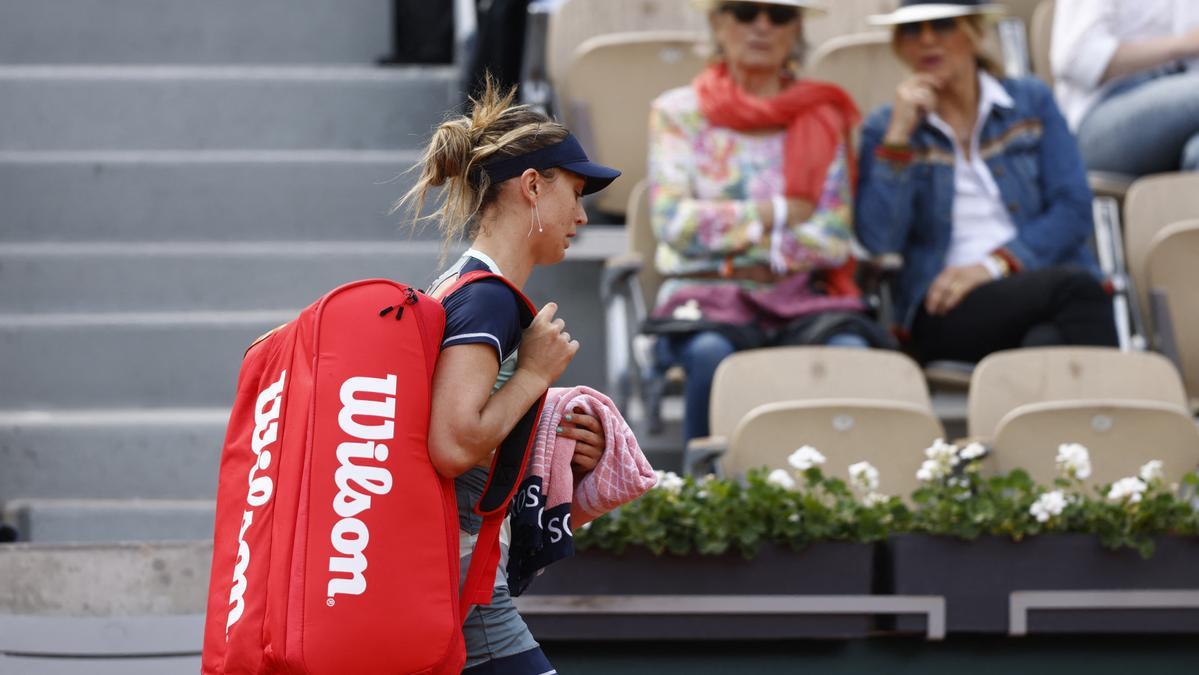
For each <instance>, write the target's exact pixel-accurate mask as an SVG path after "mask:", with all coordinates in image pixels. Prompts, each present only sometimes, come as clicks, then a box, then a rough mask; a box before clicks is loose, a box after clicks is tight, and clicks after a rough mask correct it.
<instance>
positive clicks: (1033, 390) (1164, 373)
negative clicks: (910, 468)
mask: <svg viewBox="0 0 1199 675" xmlns="http://www.w3.org/2000/svg"><path fill="white" fill-rule="evenodd" d="M1078 400H1110V401H1141V402H1156V403H1162V404H1166V405H1170V406H1174V407H1176V408H1178V409H1182V408H1183V407H1184V405H1185V403H1186V394H1185V393H1184V392H1183V388H1182V380H1181V378H1180V377H1179V375H1178V371H1177V370H1175V368H1174V366H1173V364H1171V363H1170V361H1169V360H1168V359H1166V358H1165V357H1163V356H1161V355H1160V354H1152V353H1147V352H1121V351H1119V350H1117V349H1111V348H1107V347H1040V348H1026V349H1014V350H1010V351H1003V352H996V353H994V354H991V355H990V356H988V357H987V358H985V359H983V360H982V361H980V362H979V364H978V367H976V368H975V369H974V376H973V378H972V379H971V381H970V401H969V411H968V421H967V424H968V431H969V434H970V436H971V437H972V438H980V439H981V438H991V437H993V436H994V435H995V433H996V431H997V429H998V428H999V423H1000V421H1002V420H1003V419H1004V418H1005V417H1006V416H1007V415H1008V413H1010V412H1011V411H1013V410H1015V409H1016V408H1018V407H1020V406H1023V405H1028V404H1034V403H1046V402H1060V401H1078Z"/></svg>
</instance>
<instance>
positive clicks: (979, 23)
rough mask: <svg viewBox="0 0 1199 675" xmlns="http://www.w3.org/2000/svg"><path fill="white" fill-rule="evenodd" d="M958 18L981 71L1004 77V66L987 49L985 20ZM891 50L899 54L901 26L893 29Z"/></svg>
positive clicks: (970, 17) (969, 16) (974, 17)
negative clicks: (972, 45)
mask: <svg viewBox="0 0 1199 675" xmlns="http://www.w3.org/2000/svg"><path fill="white" fill-rule="evenodd" d="M957 18H958V19H960V21H959V22H958V26H960V27H961V28H962V31H963V32H964V33H965V34H966V36H967V37H969V38H970V42H971V43H973V44H974V63H975V64H976V65H977V66H978V67H979V69H980V70H984V71H986V72H987V73H988V74H990V75H992V76H994V77H997V78H1002V77H1004V72H1003V66H1002V65H1000V64H1001V62H1000V60H999V58H997V57H996V56H995V55H994V54H992V53H991V51H990V49H989V48H988V47H987V38H986V28H985V24H984V21H985V19H984V18H983V17H982V16H981V15H978V14H968V15H966V16H960V17H957ZM891 50H892V51H894V52H895V53H896V54H898V53H899V26H895V27H893V28H892V29H891Z"/></svg>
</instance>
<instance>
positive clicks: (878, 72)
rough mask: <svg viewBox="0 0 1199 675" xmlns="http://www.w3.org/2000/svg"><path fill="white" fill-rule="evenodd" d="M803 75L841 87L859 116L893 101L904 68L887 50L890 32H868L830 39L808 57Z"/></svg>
mask: <svg viewBox="0 0 1199 675" xmlns="http://www.w3.org/2000/svg"><path fill="white" fill-rule="evenodd" d="M808 62H809V64H810V65H809V66H808V69H807V71H806V74H807V75H808V76H809V77H811V78H813V79H817V80H825V81H828V82H832V83H834V84H837V85H839V86H841V87H842V88H843V89H845V91H846V92H848V93H849V95H850V97H852V98H853V100H854V102H855V103H857V104H858V108H859V109H860V110H861V111H862V115H863V116H866V115H869V114H870V111H872V110H874V109H875V108H877V107H879V106H881V105H884V104H887V103H891V102H892V101H894V100H895V88H896V87H898V86H899V83H900V82H901V81H903V79H904V78H906V77H907V76H908V70H907V69H906V68H905V67H904V66H903V64H902V63H900V61H899V59H898V58H896V56H895V54H894V53H893V52H892V51H891V33H889V32H887V31H871V32H867V33H855V34H853V35H843V36H839V37H835V38H831V39H829V40H828V41H826V42H824V43H823V44H821V45H820V46H819V47H817V48H816V50H815V51H814V52H812V54H811V56H810V57H809V58H808Z"/></svg>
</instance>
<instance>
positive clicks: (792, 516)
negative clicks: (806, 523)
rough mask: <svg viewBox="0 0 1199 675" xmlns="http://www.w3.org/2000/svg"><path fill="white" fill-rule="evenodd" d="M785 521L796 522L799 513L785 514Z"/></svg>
mask: <svg viewBox="0 0 1199 675" xmlns="http://www.w3.org/2000/svg"><path fill="white" fill-rule="evenodd" d="M787 522H789V523H798V522H799V514H798V513H792V514H791V515H789V516H787Z"/></svg>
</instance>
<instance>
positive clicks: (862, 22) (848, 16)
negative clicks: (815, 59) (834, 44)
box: [803, 0, 899, 63]
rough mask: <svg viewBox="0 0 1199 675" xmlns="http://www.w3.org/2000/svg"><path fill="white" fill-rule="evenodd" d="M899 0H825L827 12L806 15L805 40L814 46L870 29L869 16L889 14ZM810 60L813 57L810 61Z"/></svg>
mask: <svg viewBox="0 0 1199 675" xmlns="http://www.w3.org/2000/svg"><path fill="white" fill-rule="evenodd" d="M897 4H899V3H898V0H832V1H831V2H825V3H823V5H824V8H825V9H826V10H827V11H825V12H811V13H809V14H806V15H804V19H803V22H804V23H803V34H804V40H806V41H807V43H808V44H809V45H811V46H813V47H819V46H821V45H823V44H824V43H825V42H828V41H829V40H832V39H834V38H838V37H842V36H844V35H852V34H854V33H860V32H862V31H864V30H869V29H870V24H868V23H867V22H866V17H868V16H870V15H871V14H886V13H887V12H890V11H891V10H893V9H895V6H896V5H897ZM808 62H809V63H810V62H811V59H809V60H808Z"/></svg>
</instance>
